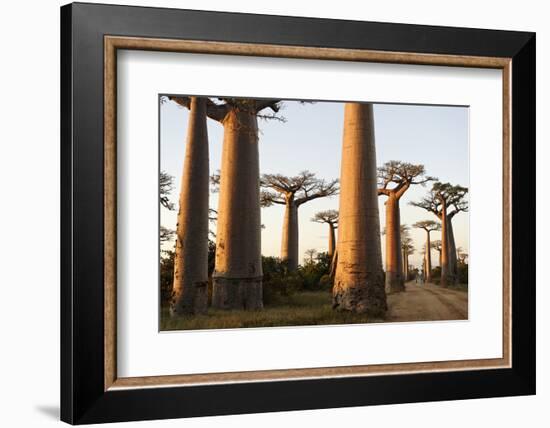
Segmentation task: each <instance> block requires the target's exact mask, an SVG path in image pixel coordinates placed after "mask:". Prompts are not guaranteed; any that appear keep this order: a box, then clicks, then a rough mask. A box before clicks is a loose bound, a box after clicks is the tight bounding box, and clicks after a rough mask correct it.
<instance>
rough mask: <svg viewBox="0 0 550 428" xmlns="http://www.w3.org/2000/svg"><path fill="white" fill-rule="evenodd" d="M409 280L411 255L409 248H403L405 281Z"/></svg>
mask: <svg viewBox="0 0 550 428" xmlns="http://www.w3.org/2000/svg"><path fill="white" fill-rule="evenodd" d="M408 280H409V255H408V254H407V250H403V281H405V282H407V281H408Z"/></svg>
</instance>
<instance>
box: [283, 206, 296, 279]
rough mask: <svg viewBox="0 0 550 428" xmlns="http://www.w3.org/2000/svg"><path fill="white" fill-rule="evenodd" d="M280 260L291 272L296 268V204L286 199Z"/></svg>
mask: <svg viewBox="0 0 550 428" xmlns="http://www.w3.org/2000/svg"><path fill="white" fill-rule="evenodd" d="M281 260H283V261H285V262H286V263H287V266H288V270H289V271H291V272H293V271H295V270H296V269H297V268H298V206H297V205H296V204H295V203H294V201H293V200H288V201H287V203H286V206H285V218H284V221H283V239H282V241H281Z"/></svg>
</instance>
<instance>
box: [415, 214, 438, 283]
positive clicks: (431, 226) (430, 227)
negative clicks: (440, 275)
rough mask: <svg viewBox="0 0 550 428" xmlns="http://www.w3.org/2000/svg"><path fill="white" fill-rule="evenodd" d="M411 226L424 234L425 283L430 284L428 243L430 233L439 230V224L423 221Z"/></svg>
mask: <svg viewBox="0 0 550 428" xmlns="http://www.w3.org/2000/svg"><path fill="white" fill-rule="evenodd" d="M413 226H414V227H416V228H418V229H423V230H424V231H425V232H426V245H425V246H424V265H425V272H426V282H430V281H431V280H432V255H431V249H432V244H431V241H430V233H431V232H433V231H435V230H441V224H439V223H437V222H435V221H433V220H423V221H417V222H416V223H415V224H414V225H413Z"/></svg>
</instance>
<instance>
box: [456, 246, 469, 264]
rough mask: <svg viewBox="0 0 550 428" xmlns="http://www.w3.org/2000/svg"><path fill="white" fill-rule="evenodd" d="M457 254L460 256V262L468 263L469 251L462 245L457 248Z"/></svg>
mask: <svg viewBox="0 0 550 428" xmlns="http://www.w3.org/2000/svg"><path fill="white" fill-rule="evenodd" d="M456 255H457V257H458V263H460V264H462V265H465V264H468V253H467V252H466V251H464V249H463V248H462V247H458V248H457V249H456Z"/></svg>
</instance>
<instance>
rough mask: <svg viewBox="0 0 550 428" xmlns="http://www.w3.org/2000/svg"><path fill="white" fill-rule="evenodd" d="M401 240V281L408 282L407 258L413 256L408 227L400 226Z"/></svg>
mask: <svg viewBox="0 0 550 428" xmlns="http://www.w3.org/2000/svg"><path fill="white" fill-rule="evenodd" d="M399 230H400V234H399V235H400V240H401V256H402V260H403V279H404V281H405V282H406V281H408V280H409V256H410V255H412V254H414V246H413V240H412V238H411V235H410V231H409V226H407V225H406V224H402V225H401V227H400V228H399Z"/></svg>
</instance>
